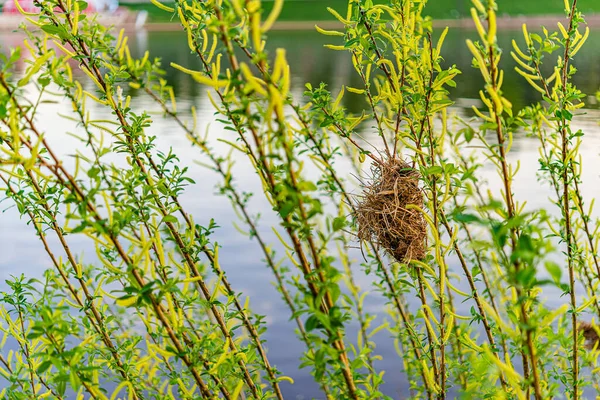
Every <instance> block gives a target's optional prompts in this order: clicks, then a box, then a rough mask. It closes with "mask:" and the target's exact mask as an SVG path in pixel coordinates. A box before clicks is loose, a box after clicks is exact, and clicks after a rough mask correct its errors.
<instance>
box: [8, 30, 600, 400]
mask: <svg viewBox="0 0 600 400" xmlns="http://www.w3.org/2000/svg"><path fill="white" fill-rule="evenodd" d="M519 35H520V33H519V32H515V33H514V34H513V33H505V34H503V35H501V36H500V40H499V42H500V45H501V46H502V47H503V48H504V49H505V55H504V61H503V67H504V68H505V70H506V78H505V83H504V90H505V92H506V93H507V97H508V98H509V100H510V101H512V102H513V104H514V105H515V107H517V108H519V107H522V106H523V105H526V104H528V103H530V102H533V101H537V100H538V98H539V96H538V93H537V92H535V91H534V90H533V89H531V88H530V87H529V86H528V85H527V84H525V83H524V80H523V79H522V78H521V77H520V76H519V75H517V74H516V73H515V72H514V71H513V67H514V62H513V60H512V59H511V58H510V55H509V50H510V39H512V37H513V36H519ZM473 37H474V34H473V32H468V31H451V32H450V34H449V35H448V37H447V39H446V42H445V46H444V48H445V50H444V52H443V54H444V55H445V56H444V57H445V59H446V62H447V63H448V64H449V65H450V64H456V65H457V66H458V68H459V69H461V70H462V71H463V74H462V75H461V76H459V77H458V78H457V79H456V81H457V85H458V86H457V89H455V90H453V92H452V96H453V98H454V99H455V100H457V105H456V106H455V107H452V112H456V113H459V114H461V115H469V111H468V107H467V108H461V106H463V105H467V104H474V101H473V100H472V99H476V98H478V94H477V92H478V90H479V88H480V83H481V78H480V76H479V74H478V71H476V70H474V69H472V68H471V67H470V64H471V55H470V53H469V51H468V49H467V48H466V46H465V44H464V40H465V39H466V38H473ZM22 39H23V38H22V36H19V35H16V34H0V45H1V46H2V47H3V48H6V47H7V46H15V45H18V44H19V43H20V42H21V41H22ZM329 40H332V39H331V38H330V37H323V36H320V35H318V34H316V33H313V32H273V33H272V34H271V35H270V46H271V48H275V47H285V48H286V49H287V57H288V61H289V63H290V65H292V75H293V79H292V92H293V93H294V95H295V96H297V98H300V97H301V95H302V91H303V90H304V83H306V82H311V83H312V84H313V85H318V84H319V82H327V83H328V84H329V85H330V87H332V88H339V87H340V86H341V85H342V84H347V85H350V86H355V87H357V86H359V83H358V79H357V78H356V76H355V75H354V71H353V68H352V66H351V63H350V62H349V58H348V56H347V55H346V54H342V53H340V52H334V51H332V50H329V49H326V48H324V47H323V44H324V43H327V42H328V41H329ZM130 43H131V44H132V47H133V49H134V51H133V54H137V55H138V56H141V55H142V54H143V52H144V51H145V50H146V49H147V50H149V51H150V54H151V56H153V57H160V58H162V59H163V66H164V67H165V68H166V70H167V79H168V80H169V82H170V84H171V85H173V86H174V89H175V93H176V95H177V98H178V109H180V110H186V109H189V107H190V106H191V105H195V106H196V108H197V110H198V115H199V123H200V131H203V130H204V129H208V130H209V132H210V137H211V139H213V140H212V143H213V146H214V147H215V148H216V149H217V150H220V151H226V150H227V148H226V146H225V145H223V144H221V143H220V142H217V141H216V140H214V139H216V138H217V137H223V136H224V135H229V133H227V131H224V130H222V129H221V128H220V126H219V123H218V122H216V121H214V115H213V109H212V106H211V104H210V103H209V102H208V99H207V97H206V89H205V88H203V87H201V86H199V85H198V84H196V83H194V82H193V81H192V80H191V79H190V78H189V77H188V76H186V75H184V74H181V73H176V72H175V71H174V70H173V69H172V68H169V67H168V65H169V63H170V62H175V63H177V64H180V65H183V66H187V67H190V68H194V67H195V66H197V65H198V61H197V60H196V59H195V58H194V56H193V55H191V54H190V52H189V50H188V49H187V46H186V43H187V42H186V40H185V36H184V35H182V34H181V33H178V32H172V33H165V32H145V31H140V32H137V33H135V34H130ZM174 44H177V45H174ZM599 44H600V32H593V33H592V34H591V37H590V39H589V42H588V43H587V44H586V46H585V47H584V48H583V49H582V50H581V52H580V53H579V54H578V55H577V60H576V62H575V65H576V66H577V68H578V70H579V73H578V74H577V75H576V78H575V79H574V82H575V83H576V84H577V85H578V86H579V88H580V89H582V90H583V91H584V92H585V93H588V94H594V93H595V92H596V91H597V90H598V89H599V87H600V53H599V52H597V51H596V49H597V47H596V46H598V45H599ZM511 71H513V72H511ZM336 91H337V90H334V92H336ZM352 99H353V97H352V96H347V99H346V103H345V106H346V107H347V108H348V109H349V110H350V111H353V112H356V111H359V110H360V109H361V108H362V107H363V104H362V103H356V102H352ZM133 104H134V107H136V108H137V109H138V110H142V109H150V110H154V111H158V108H157V107H156V105H155V104H153V103H152V102H151V101H150V100H148V99H147V98H146V97H143V96H139V97H136V98H134V102H133ZM44 107H45V108H44V109H43V110H42V111H41V113H42V116H41V117H40V120H41V121H42V120H43V121H46V122H45V123H46V126H45V128H46V130H47V135H48V138H49V140H50V142H51V143H55V144H56V143H60V146H59V147H58V149H59V151H60V152H61V153H62V154H64V155H67V154H70V153H72V152H73V149H74V146H76V145H77V141H75V140H74V139H72V138H71V137H69V136H67V135H65V134H64V132H65V131H71V132H73V131H75V130H76V128H75V127H74V126H72V125H70V124H68V123H66V122H65V121H64V120H62V119H60V118H57V116H56V115H57V113H59V112H62V113H68V112H69V109H70V106H69V104H48V105H46V106H44ZM469 107H470V106H469ZM92 111H94V112H97V113H98V114H99V115H100V116H102V113H104V114H105V116H106V117H109V115H108V114H107V113H105V111H102V110H98V109H93V110H92ZM581 114H582V115H580V116H578V117H577V118H576V121H575V125H576V127H577V128H582V129H584V131H585V133H586V137H585V139H584V146H583V147H582V149H581V154H582V156H583V164H584V169H583V181H584V185H583V191H584V195H585V196H586V198H587V199H588V202H589V200H590V199H591V198H592V197H593V196H595V195H596V194H597V190H596V189H597V187H598V183H599V182H600V180H599V177H598V171H599V170H600V162H599V161H598V153H599V152H600V129H599V128H598V121H600V113H599V112H598V109H597V106H596V104H595V101H593V98H590V106H589V107H588V108H586V109H584V110H581ZM154 120H155V123H154V124H153V126H152V128H151V131H150V133H151V134H155V135H157V137H158V143H159V146H162V147H163V148H167V147H173V148H174V150H175V153H176V154H178V155H179V157H180V159H181V160H182V162H183V163H184V164H185V165H187V166H189V167H190V175H191V177H192V178H193V179H195V180H196V182H197V183H198V184H197V185H194V186H191V187H189V188H188V190H187V191H186V193H185V195H184V196H183V199H182V200H183V203H184V205H185V208H186V209H187V210H188V211H189V212H191V213H192V214H193V215H194V216H195V219H196V220H197V221H198V222H199V223H206V222H208V221H209V220H210V218H214V219H215V220H216V221H217V223H218V224H219V226H220V228H219V229H218V230H217V231H216V233H215V235H214V237H213V240H214V241H216V242H219V243H220V244H221V245H222V246H223V249H222V251H221V252H220V254H221V264H222V266H223V268H224V269H225V270H226V271H227V273H228V275H229V277H230V280H231V282H232V285H233V287H234V288H235V289H236V290H237V291H241V292H243V293H244V295H248V296H250V298H251V300H252V301H251V306H252V308H253V310H254V311H255V312H257V313H259V314H263V315H267V316H268V317H267V323H268V331H267V334H266V336H265V338H266V340H267V343H268V345H267V346H268V350H269V353H270V360H271V362H272V363H273V364H275V365H277V367H278V368H279V369H280V370H281V371H283V373H284V374H285V375H288V376H291V377H292V378H294V380H295V382H296V383H295V384H294V385H290V384H287V383H285V384H282V389H283V390H284V392H285V393H284V394H285V395H286V398H292V399H293V398H298V399H302V398H313V397H314V396H318V393H319V392H318V389H317V387H316V385H315V384H314V383H313V382H312V379H311V377H310V374H309V372H308V371H307V370H299V369H298V360H299V357H300V355H301V352H302V350H303V346H302V345H301V343H300V342H299V341H297V340H294V324H293V323H291V322H290V321H289V317H288V310H287V307H286V306H285V304H284V303H283V301H282V300H281V299H280V296H279V294H278V293H277V292H276V291H275V289H274V288H273V286H272V285H271V283H270V282H271V281H272V276H271V273H270V272H269V270H268V269H267V268H266V267H265V266H264V265H263V263H262V261H261V260H262V253H260V250H259V248H258V247H257V245H256V243H254V242H251V241H249V240H248V239H247V238H246V237H245V236H243V235H241V234H239V233H238V231H237V230H235V229H234V228H233V221H237V217H236V215H235V214H234V213H233V212H232V210H231V207H230V205H229V202H228V200H227V199H226V198H223V197H219V196H218V195H216V194H215V193H214V192H215V191H214V190H213V188H214V187H215V185H216V183H217V182H218V177H217V176H216V175H214V174H213V173H211V172H210V171H207V170H206V169H203V167H201V166H199V165H197V164H196V163H194V161H196V160H198V161H202V159H203V158H202V156H201V155H200V154H199V152H198V151H197V149H194V148H192V147H191V146H190V145H189V142H188V141H187V139H186V138H185V137H184V135H183V134H182V133H181V131H180V130H179V129H178V128H177V127H176V126H175V125H174V124H173V123H171V122H170V121H169V120H165V119H162V118H161V117H160V115H158V113H157V115H156V116H155V117H154ZM363 134H364V135H365V136H367V137H369V135H370V134H369V132H363ZM509 158H510V160H511V161H513V162H514V161H517V160H519V161H520V163H521V170H520V172H519V174H518V179H517V180H516V181H515V182H514V185H513V189H514V192H515V194H516V198H517V200H520V201H523V200H527V202H528V207H530V208H532V209H533V208H539V207H551V206H550V203H549V202H548V195H549V194H550V193H551V192H550V189H549V188H548V187H547V186H544V185H542V184H540V183H538V181H537V179H536V171H537V170H538V166H539V164H538V142H537V140H536V139H531V138H527V137H525V136H524V135H520V136H519V135H517V136H516V137H515V144H514V147H513V149H512V152H511V153H510V155H509ZM337 165H338V166H340V168H343V165H344V163H343V161H341V162H339V163H338V164H337ZM481 174H482V175H481V177H480V178H482V179H485V180H487V181H489V184H490V185H491V186H492V187H494V188H497V186H496V185H497V183H498V180H497V177H496V176H495V171H493V170H491V169H490V168H486V169H482V170H481ZM234 176H235V178H236V182H237V184H238V187H239V188H240V189H242V190H246V191H258V192H260V190H261V189H260V183H259V182H258V180H257V179H256V177H255V176H254V174H252V172H251V169H250V168H248V165H247V164H245V160H240V162H239V163H238V165H237V166H236V168H235V170H234ZM0 200H1V198H0ZM8 206H9V204H8V203H7V202H0V210H3V211H4V212H2V213H0V291H1V290H4V288H5V284H4V280H5V279H6V278H9V277H10V276H11V275H18V274H21V273H25V274H26V275H27V276H31V277H40V276H41V274H42V272H43V271H44V270H45V269H46V268H49V267H50V265H49V262H48V260H47V258H46V254H45V252H44V251H43V248H42V246H41V244H40V243H39V241H38V240H36V238H35V235H34V233H33V230H32V228H31V227H30V226H28V225H27V224H26V222H25V221H24V220H21V219H20V218H19V216H18V213H17V211H16V210H15V209H14V208H8ZM251 207H252V211H253V212H255V213H256V212H261V213H262V214H263V220H262V222H261V226H263V227H264V228H265V235H266V238H267V239H269V240H271V239H273V235H272V234H271V233H270V232H271V231H270V229H269V226H270V225H271V223H276V219H275V217H274V216H273V215H272V212H271V211H270V207H269V206H268V204H267V202H266V200H264V199H261V196H259V195H257V196H254V200H253V201H252V203H251ZM78 244H79V245H80V246H79V248H78V247H77V245H78ZM74 247H75V249H76V252H78V253H79V254H82V253H86V252H88V253H89V254H91V253H92V252H91V250H90V249H89V248H88V247H86V244H85V242H83V241H82V242H81V243H79V242H77V241H76V242H74ZM356 258H357V259H358V258H359V255H358V254H357V255H356ZM86 259H88V260H89V261H92V262H93V257H91V256H87V257H86ZM355 265H356V264H355ZM356 269H357V270H358V267H357V268H356ZM357 279H358V283H359V285H360V286H362V287H363V288H364V289H368V286H369V283H370V278H369V277H365V276H362V275H361V274H360V272H359V271H357ZM545 297H546V300H547V302H548V303H549V304H550V305H551V306H553V307H554V306H559V305H561V304H562V303H563V302H566V301H567V298H566V297H564V298H559V297H558V296H552V295H551V294H550V293H545ZM384 307H385V305H384V301H383V300H382V299H381V298H378V297H377V296H376V295H371V296H368V301H367V303H366V311H368V312H371V313H375V314H378V315H380V319H379V322H381V321H382V318H384V317H385V310H384ZM465 307H468V306H465ZM467 310H468V308H467ZM350 335H354V332H353V331H352V330H351V331H350ZM388 336H389V335H387V333H386V332H385V331H383V332H380V333H379V334H378V335H377V336H376V337H375V339H376V343H377V349H376V353H377V354H383V355H384V357H383V360H382V361H379V362H378V363H377V365H376V367H378V368H379V369H382V370H386V371H387V372H386V375H385V378H386V384H385V385H384V391H385V392H386V393H387V394H389V395H391V396H393V397H395V398H398V397H404V396H408V391H407V389H406V388H407V385H406V379H405V378H404V376H403V374H402V373H401V362H400V359H399V358H398V357H397V356H396V355H395V350H394V348H393V342H392V340H391V339H390V338H389V337H388ZM354 337H355V336H354Z"/></svg>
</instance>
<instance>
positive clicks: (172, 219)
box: [162, 215, 178, 224]
mask: <svg viewBox="0 0 600 400" xmlns="http://www.w3.org/2000/svg"><path fill="white" fill-rule="evenodd" d="M177 221H178V220H177V217H175V216H173V215H165V216H164V217H163V219H162V222H170V223H172V224H174V223H176V222H177Z"/></svg>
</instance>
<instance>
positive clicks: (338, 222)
mask: <svg viewBox="0 0 600 400" xmlns="http://www.w3.org/2000/svg"><path fill="white" fill-rule="evenodd" d="M345 226H346V218H345V217H336V218H334V219H333V223H332V224H331V227H332V228H333V230H334V231H339V230H340V229H342V228H344V227H345Z"/></svg>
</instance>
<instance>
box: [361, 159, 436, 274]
mask: <svg viewBox="0 0 600 400" xmlns="http://www.w3.org/2000/svg"><path fill="white" fill-rule="evenodd" d="M372 173H373V179H372V180H371V181H370V182H367V183H366V184H365V188H364V192H363V194H362V199H361V201H360V202H359V203H358V205H357V207H356V213H355V217H356V221H357V223H358V238H359V239H360V240H366V241H373V242H375V243H377V244H379V245H380V246H382V247H383V248H385V249H386V250H387V251H388V253H389V254H390V255H392V256H393V257H394V258H395V259H396V260H397V261H399V262H404V263H408V262H410V261H411V260H423V259H424V258H425V255H426V238H427V225H426V222H425V219H424V218H423V215H422V214H421V211H419V210H418V209H415V208H410V205H414V206H417V207H418V208H420V209H423V192H422V191H421V189H420V187H419V178H420V174H419V172H418V171H417V170H415V169H414V168H412V167H411V166H410V165H409V164H407V163H406V162H404V161H402V160H399V159H392V160H388V161H386V162H384V163H381V164H377V165H375V166H373V169H372Z"/></svg>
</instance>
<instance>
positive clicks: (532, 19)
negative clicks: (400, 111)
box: [145, 14, 600, 31]
mask: <svg viewBox="0 0 600 400" xmlns="http://www.w3.org/2000/svg"><path fill="white" fill-rule="evenodd" d="M585 20H586V23H587V25H588V26H590V27H600V14H591V15H586V16H585ZM559 21H560V22H562V23H563V24H564V23H565V21H566V18H565V17H563V16H561V15H538V16H534V15H530V16H518V17H509V16H502V17H497V20H496V24H497V26H498V28H500V29H521V27H522V26H523V24H524V23H527V25H528V26H529V28H530V29H535V28H536V27H541V26H545V27H548V28H550V27H552V28H554V27H556V23H557V22H559ZM315 25H318V26H319V27H321V28H323V29H341V28H343V25H342V24H341V23H339V22H338V21H278V22H276V23H275V24H274V25H273V27H272V28H271V29H272V30H280V31H302V30H314V28H315ZM433 26H434V27H435V28H444V27H450V28H462V29H471V28H475V25H474V24H473V20H472V19H471V18H459V19H438V20H434V21H433ZM145 27H146V29H148V30H150V31H177V30H180V29H182V28H181V25H180V24H179V23H177V22H150V23H147V24H146V26H145Z"/></svg>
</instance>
